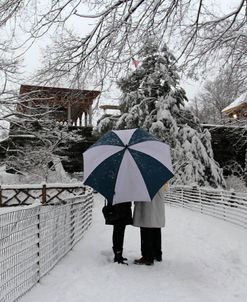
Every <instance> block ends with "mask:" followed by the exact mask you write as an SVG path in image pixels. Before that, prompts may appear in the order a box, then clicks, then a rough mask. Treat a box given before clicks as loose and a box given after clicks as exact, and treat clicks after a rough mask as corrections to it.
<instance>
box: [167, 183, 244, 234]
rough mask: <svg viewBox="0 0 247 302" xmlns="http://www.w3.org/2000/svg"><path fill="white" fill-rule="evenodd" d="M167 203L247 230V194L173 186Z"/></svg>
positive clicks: (168, 193)
mask: <svg viewBox="0 0 247 302" xmlns="http://www.w3.org/2000/svg"><path fill="white" fill-rule="evenodd" d="M165 202H169V203H170V204H172V205H179V206H182V207H184V208H188V209H190V210H194V211H198V212H201V213H203V214H207V215H210V216H213V217H217V218H220V219H223V220H226V221H229V222H231V223H234V224H237V225H239V226H241V227H244V228H245V229H247V193H241V192H236V191H227V190H218V189H208V188H202V187H196V186H195V187H189V186H171V188H170V191H169V192H167V193H166V197H165Z"/></svg>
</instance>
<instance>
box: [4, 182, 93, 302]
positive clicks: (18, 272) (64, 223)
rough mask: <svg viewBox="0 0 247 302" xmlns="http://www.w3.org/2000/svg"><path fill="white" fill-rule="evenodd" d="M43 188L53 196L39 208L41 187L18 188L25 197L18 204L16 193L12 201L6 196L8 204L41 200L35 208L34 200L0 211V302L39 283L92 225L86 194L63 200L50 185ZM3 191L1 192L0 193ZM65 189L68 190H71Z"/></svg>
mask: <svg viewBox="0 0 247 302" xmlns="http://www.w3.org/2000/svg"><path fill="white" fill-rule="evenodd" d="M42 188H44V187H43V186H42ZM48 188H49V189H52V190H53V191H52V192H53V193H52V196H50V195H49V197H48V194H46V195H45V196H46V201H45V202H44V198H43V204H42V203H41V201H42V196H43V195H42V194H41V193H40V190H41V188H40V189H39V190H38V188H37V186H34V188H27V187H26V188H25V189H24V188H23V187H22V188H20V191H21V192H24V193H23V194H24V196H26V197H27V196H28V197H29V198H27V199H26V197H24V199H23V200H22V199H21V197H20V193H19V191H18V190H17V188H15V189H14V194H15V197H14V196H12V195H11V196H12V197H11V198H9V199H8V202H11V205H13V202H14V198H16V197H18V200H17V201H16V203H19V204H20V203H21V204H23V203H24V202H25V203H27V201H28V202H29V199H30V198H31V199H32V198H34V196H35V198H36V197H37V196H40V203H39V204H38V202H37V199H36V202H35V203H34V204H33V205H29V206H17V207H11V208H10V207H6V208H0V251H1V252H0V302H12V301H16V300H17V299H18V298H19V297H20V296H21V295H23V294H24V293H25V292H26V291H28V290H29V289H30V288H31V287H32V286H34V285H35V284H36V283H37V282H39V280H40V279H41V278H42V277H43V276H44V275H45V274H46V273H48V272H49V271H50V270H51V269H52V268H53V267H54V266H55V265H56V263H57V262H58V261H59V260H60V259H61V258H62V257H63V256H64V255H66V253H67V252H68V251H70V250H71V249H72V247H73V246H74V245H75V244H76V243H77V242H78V241H79V240H80V239H81V238H82V236H83V235H84V233H85V231H86V230H87V229H88V227H89V226H90V224H91V221H92V206H93V193H92V191H91V190H87V189H85V188H84V187H81V190H82V193H81V194H79V195H76V196H75V195H74V196H73V197H69V198H64V199H62V197H61V194H62V193H63V192H65V191H62V192H60V189H61V188H59V189H58V188H54V186H53V185H52V186H49V185H47V186H46V189H48ZM63 188H64V186H63ZM73 188H74V189H75V187H73ZM5 189H6V190H7V188H6V187H5V188H4V189H3V188H2V192H5ZM8 189H10V188H8ZM11 189H12V190H13V188H11ZM33 189H34V190H37V191H39V193H37V194H38V195H37V196H36V194H35V195H33V193H32V194H31V193H30V192H31V191H32V190H33ZM56 189H58V190H56ZM67 189H69V190H70V189H71V185H68V187H67ZM74 189H73V190H74ZM76 189H77V190H79V187H76ZM41 191H42V190H41ZM54 192H59V193H54ZM46 193H47V190H46ZM72 193H73V191H72ZM74 193H75V192H74ZM43 194H44V192H43ZM3 196H5V195H4V194H3ZM55 196H56V198H55ZM58 197H59V200H58V199H57V198H58ZM49 201H50V202H49ZM4 205H6V202H5V201H4ZM1 213H2V214H1Z"/></svg>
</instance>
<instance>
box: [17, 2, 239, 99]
mask: <svg viewBox="0 0 247 302" xmlns="http://www.w3.org/2000/svg"><path fill="white" fill-rule="evenodd" d="M239 2H240V0H208V3H209V4H212V5H214V6H215V7H216V6H219V7H221V9H222V10H223V11H226V12H227V11H228V10H229V9H231V8H233V7H235V6H236V4H238V3H239ZM78 13H84V14H85V13H87V7H86V6H81V8H79V9H78ZM91 22H92V19H82V18H79V17H76V16H72V17H71V18H70V19H69V21H68V24H69V26H70V27H71V28H72V29H73V30H74V31H76V32H77V33H78V34H80V35H81V36H83V35H85V34H86V33H87V32H88V31H89V30H90V23H91ZM49 41H50V40H49V37H48V36H46V37H43V38H42V39H41V40H40V41H38V42H36V43H35V44H34V45H33V46H32V47H31V48H30V49H29V50H28V51H27V53H26V55H25V58H24V62H23V65H24V68H23V72H24V78H27V77H28V76H30V74H32V73H33V72H34V71H35V69H37V68H38V67H39V66H40V62H41V59H42V53H41V51H40V48H44V46H45V45H47V44H48V43H49ZM181 86H182V87H183V88H185V90H186V92H187V95H188V97H189V98H192V97H193V96H194V95H195V94H196V93H197V92H198V90H199V89H201V87H200V83H199V82H197V83H195V82H193V81H191V80H188V79H183V80H182V82H181ZM113 98H114V96H113Z"/></svg>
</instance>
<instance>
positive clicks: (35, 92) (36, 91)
mask: <svg viewBox="0 0 247 302" xmlns="http://www.w3.org/2000/svg"><path fill="white" fill-rule="evenodd" d="M99 94H100V91H96V90H80V89H71V88H60V87H48V86H37V85H21V87H20V95H21V96H26V98H27V99H30V98H32V100H35V103H37V102H38V103H45V102H48V103H51V104H56V105H57V104H62V105H63V106H65V107H67V105H68V103H71V104H73V105H74V104H76V105H77V106H79V107H80V108H82V109H83V108H84V109H88V107H89V105H92V103H93V100H94V99H95V98H96V97H97V96H98V95H99Z"/></svg>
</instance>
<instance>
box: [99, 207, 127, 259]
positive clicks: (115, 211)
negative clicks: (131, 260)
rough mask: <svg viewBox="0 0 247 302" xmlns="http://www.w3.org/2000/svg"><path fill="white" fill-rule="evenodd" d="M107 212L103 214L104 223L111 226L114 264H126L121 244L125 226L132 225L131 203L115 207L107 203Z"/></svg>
mask: <svg viewBox="0 0 247 302" xmlns="http://www.w3.org/2000/svg"><path fill="white" fill-rule="evenodd" d="M106 207H107V208H108V209H107V212H108V213H110V214H108V215H107V214H105V213H104V208H105V207H104V208H103V213H104V216H105V223H106V224H109V225H113V232H112V244H113V247H112V249H113V252H114V262H117V263H122V264H127V263H126V262H124V261H126V260H127V258H124V257H123V243H124V233H125V228H126V225H128V224H132V223H133V219H132V211H131V202H124V203H119V204H116V205H111V204H110V203H109V202H108V203H107V206H106Z"/></svg>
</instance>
